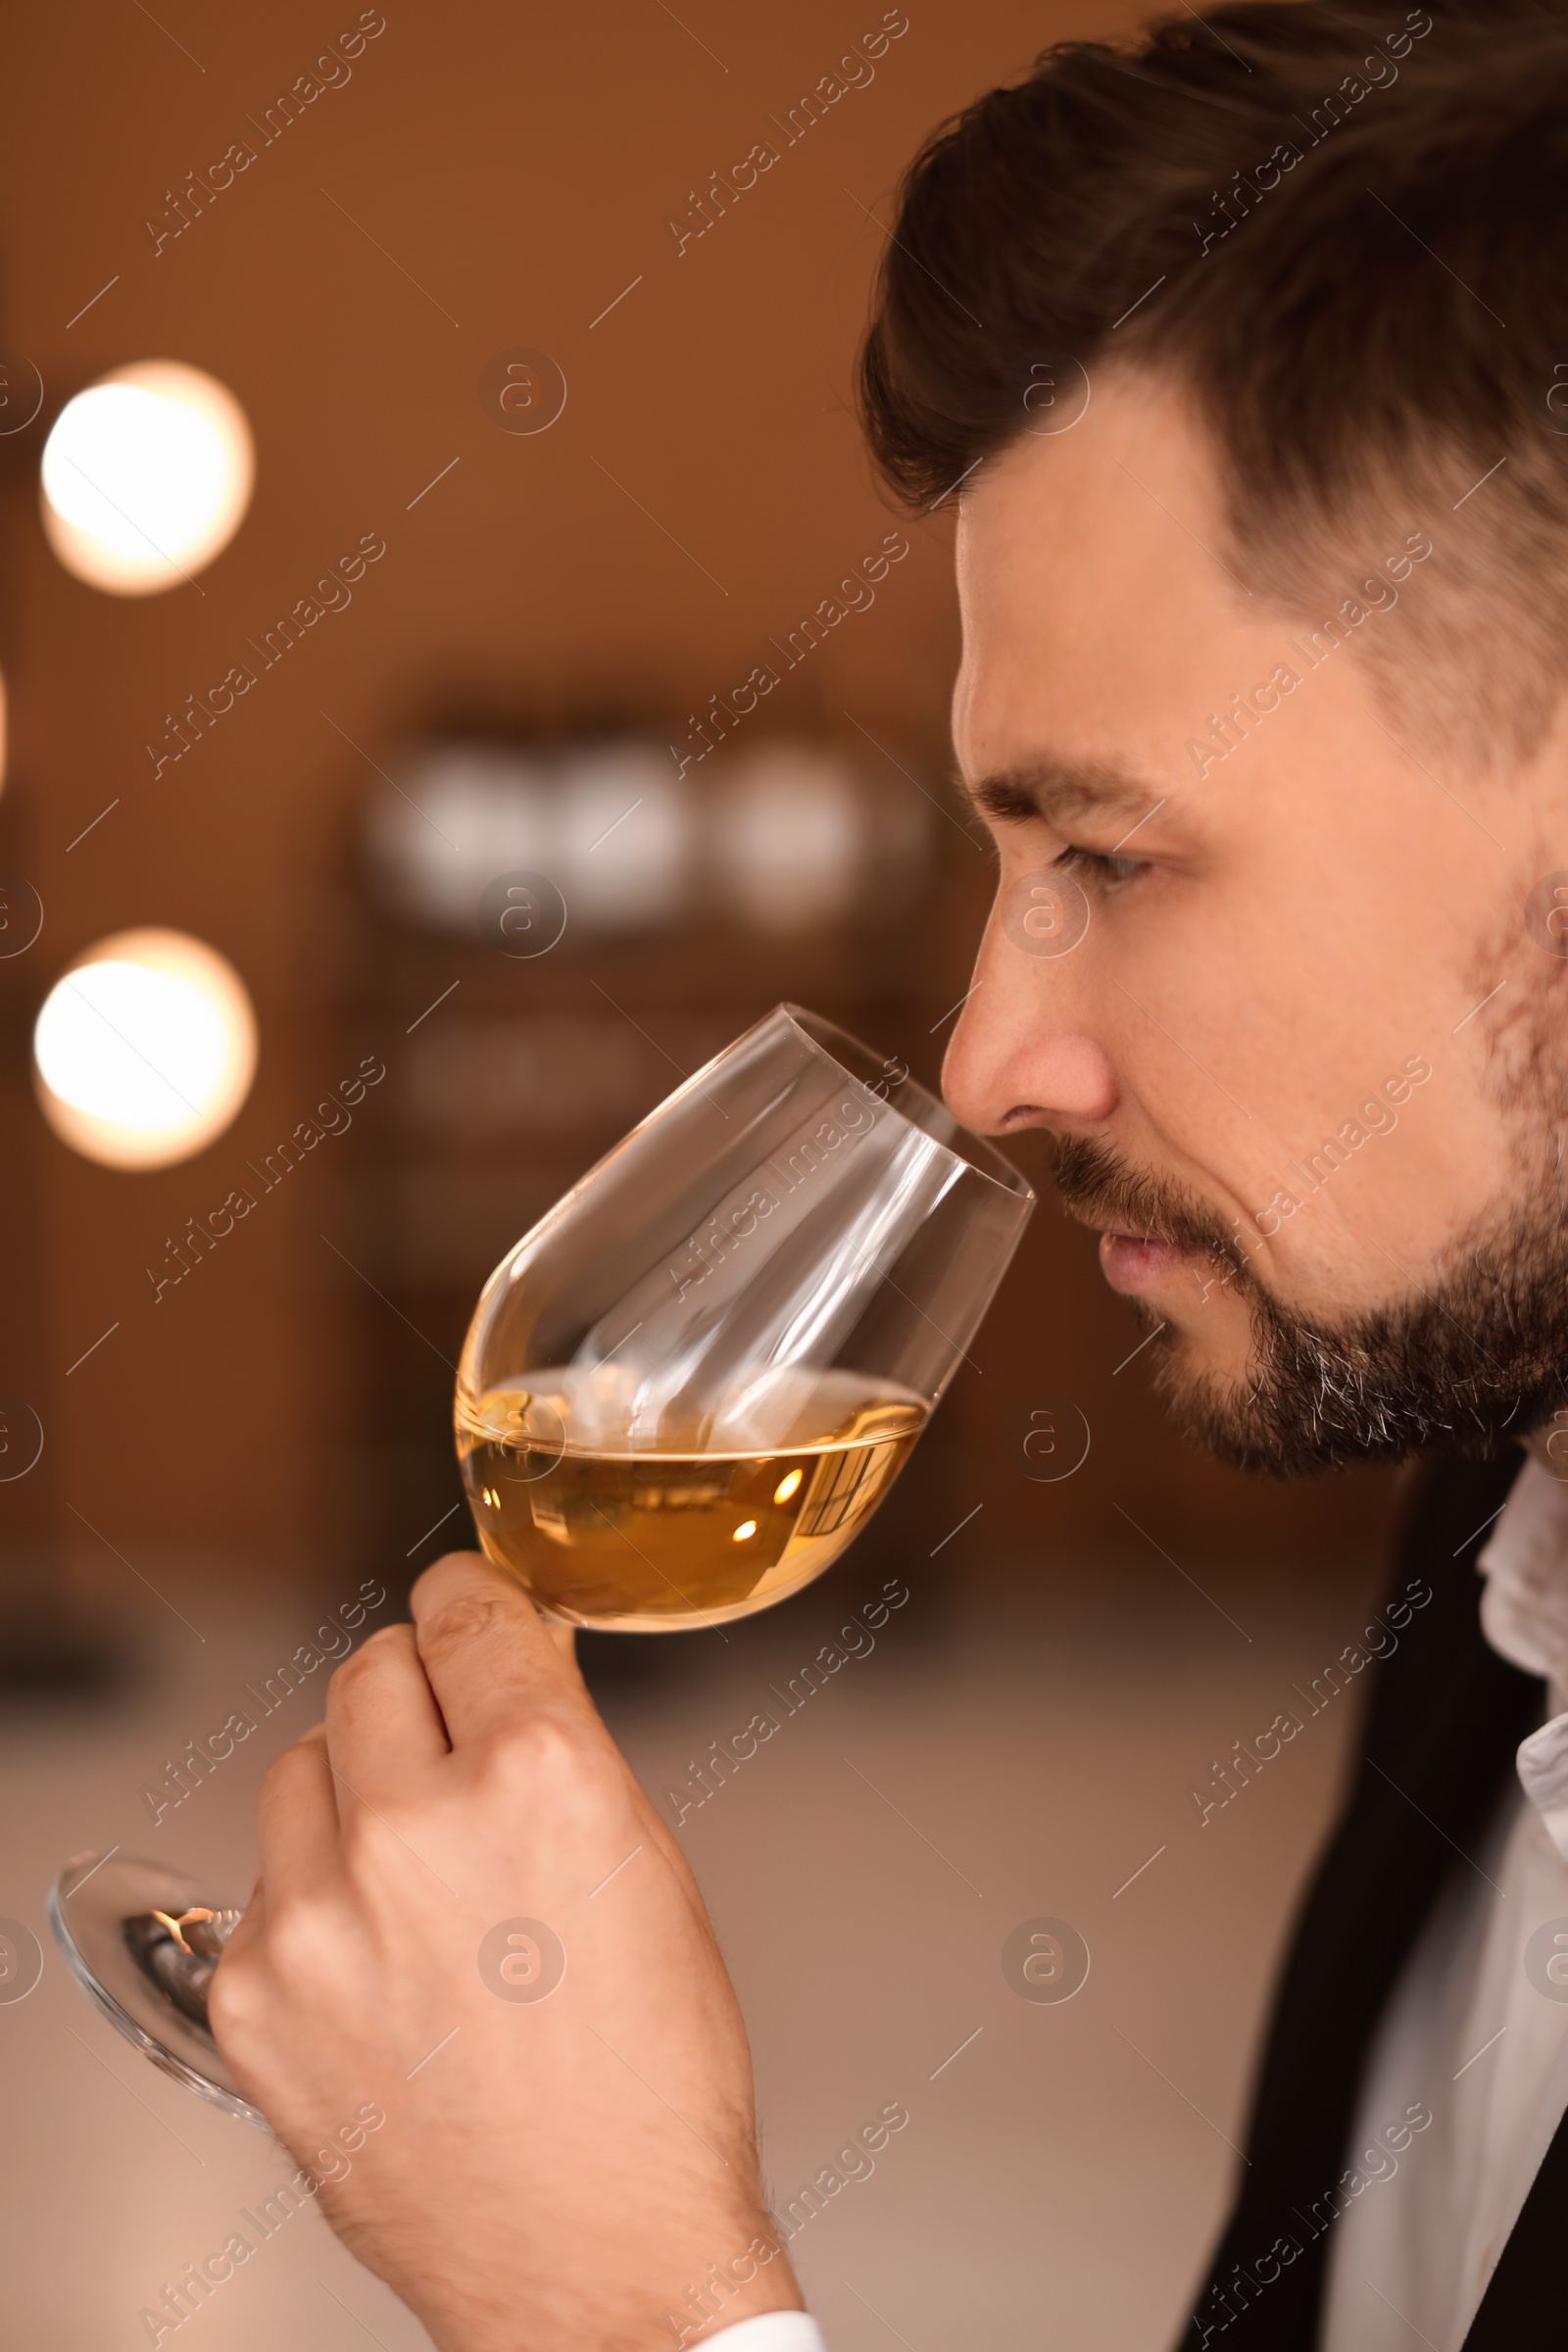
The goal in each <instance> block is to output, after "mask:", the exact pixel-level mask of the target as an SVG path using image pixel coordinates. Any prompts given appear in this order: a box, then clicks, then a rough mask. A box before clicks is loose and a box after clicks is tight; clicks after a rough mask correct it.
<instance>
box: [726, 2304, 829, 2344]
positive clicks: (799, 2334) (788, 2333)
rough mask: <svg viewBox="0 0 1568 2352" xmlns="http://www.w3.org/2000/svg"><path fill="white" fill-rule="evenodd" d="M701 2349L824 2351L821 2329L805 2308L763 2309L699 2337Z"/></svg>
mask: <svg viewBox="0 0 1568 2352" xmlns="http://www.w3.org/2000/svg"><path fill="white" fill-rule="evenodd" d="M701 2342H702V2346H703V2352H827V2346H826V2345H825V2344H824V2343H823V2341H822V2331H821V2329H820V2328H819V2327H818V2326H817V2324H816V2322H815V2321H814V2320H813V2319H812V2318H811V2316H810V2314H809V2312H806V2311H764V2312H763V2313H762V2315H761V2317H760V2319H756V2320H742V2321H740V2322H739V2323H738V2324H737V2325H736V2326H735V2327H721V2328H720V2329H719V2331H718V2333H717V2334H716V2335H709V2336H704V2337H703V2338H701Z"/></svg>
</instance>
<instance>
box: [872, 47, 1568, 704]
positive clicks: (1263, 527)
mask: <svg viewBox="0 0 1568 2352" xmlns="http://www.w3.org/2000/svg"><path fill="white" fill-rule="evenodd" d="M1063 355H1071V358H1072V359H1074V360H1076V361H1077V362H1078V363H1079V365H1080V366H1081V368H1084V369H1085V370H1087V371H1088V374H1089V377H1090V379H1091V381H1093V380H1094V379H1095V377H1096V374H1097V371H1098V370H1099V369H1101V368H1103V367H1105V366H1107V365H1117V364H1119V363H1121V362H1124V361H1125V362H1127V363H1133V364H1138V363H1142V364H1144V365H1151V366H1153V367H1156V368H1165V369H1168V370H1172V371H1174V372H1175V373H1177V374H1179V375H1180V376H1181V378H1182V379H1183V380H1184V381H1185V383H1186V384H1187V386H1189V387H1190V389H1191V390H1192V391H1193V392H1194V393H1195V394H1196V396H1197V399H1198V403H1199V406H1200V409H1201V413H1202V415H1203V416H1204V417H1205V418H1206V420H1207V421H1208V423H1209V425H1210V427H1211V429H1212V431H1213V434H1214V437H1215V439H1216V442H1217V444H1218V446H1219V448H1220V449H1221V450H1222V452H1223V456H1224V466H1225V478H1226V481H1227V485H1228V488H1229V492H1230V498H1231V507H1232V526H1233V533H1234V537H1235V541H1236V545H1237V547H1238V549H1239V550H1240V551H1241V554H1242V556H1243V558H1244V560H1246V561H1249V562H1250V564H1251V566H1252V571H1253V574H1254V576H1259V577H1264V578H1266V579H1267V582H1268V584H1269V585H1270V586H1271V587H1272V588H1273V589H1274V590H1275V591H1276V592H1277V593H1279V594H1280V596H1281V597H1282V600H1283V601H1286V602H1290V603H1298V602H1304V601H1305V600H1306V599H1307V598H1309V596H1310V595H1312V594H1313V593H1315V592H1316V591H1317V587H1318V585H1319V584H1320V583H1321V581H1322V580H1323V579H1324V578H1325V577H1327V576H1329V575H1330V574H1331V573H1332V570H1333V564H1334V561H1335V556H1334V551H1335V550H1336V549H1337V550H1338V551H1339V559H1338V560H1339V562H1340V564H1341V568H1342V570H1343V565H1344V562H1345V555H1346V550H1347V548H1348V546H1349V545H1351V544H1352V543H1353V534H1355V533H1356V532H1359V533H1360V535H1361V537H1362V538H1363V539H1364V538H1365V537H1366V536H1367V534H1368V533H1369V531H1370V530H1371V529H1372V527H1373V521H1374V518H1378V519H1379V520H1383V519H1386V520H1387V521H1389V522H1390V523H1392V522H1393V521H1394V520H1395V519H1396V518H1397V519H1398V520H1400V521H1401V522H1402V523H1403V524H1405V525H1408V524H1410V523H1415V524H1419V525H1420V526H1422V527H1424V528H1427V529H1429V530H1430V531H1431V533H1432V535H1433V537H1434V539H1435V540H1436V542H1437V544H1438V549H1439V554H1440V557H1441V559H1442V563H1441V564H1440V565H1435V566H1434V567H1433V578H1434V581H1435V582H1438V583H1439V593H1438V595H1437V597H1436V598H1435V599H1434V600H1429V608H1430V609H1429V610H1428V612H1427V613H1426V615H1425V618H1424V620H1422V621H1421V622H1420V623H1419V624H1418V626H1419V628H1420V629H1421V630H1424V632H1425V635H1426V637H1427V639H1428V640H1429V645H1428V650H1436V649H1437V646H1438V645H1439V644H1440V643H1443V642H1444V641H1445V640H1450V641H1451V638H1452V635H1453V632H1454V630H1455V629H1457V628H1459V627H1460V625H1461V624H1460V621H1459V617H1458V610H1457V607H1456V606H1455V604H1454V597H1455V595H1456V594H1457V595H1458V596H1459V597H1460V599H1461V600H1462V602H1463V605H1464V608H1465V614H1466V618H1465V621H1464V624H1463V625H1464V627H1465V629H1466V631H1467V632H1468V639H1467V641H1468V642H1469V643H1471V644H1472V645H1473V646H1476V647H1478V648H1479V647H1480V646H1481V644H1482V641H1483V640H1485V642H1486V651H1487V658H1488V662H1489V664H1493V665H1495V658H1496V657H1499V656H1501V655H1505V656H1506V657H1507V660H1506V663H1505V666H1506V667H1507V668H1508V671H1509V679H1508V681H1507V683H1506V689H1504V682H1503V681H1502V680H1501V678H1500V676H1499V677H1496V678H1494V680H1493V684H1494V687H1495V690H1496V691H1497V692H1499V693H1501V692H1504V691H1505V692H1506V695H1507V697H1509V698H1511V699H1510V700H1509V707H1508V718H1509V721H1510V727H1509V731H1510V733H1512V734H1514V735H1516V736H1519V735H1522V736H1524V737H1526V738H1528V737H1530V736H1531V735H1533V734H1537V733H1539V731H1540V727H1541V725H1542V724H1543V723H1544V714H1545V712H1546V711H1548V710H1549V709H1550V708H1551V707H1552V706H1553V705H1554V704H1555V701H1556V699H1557V695H1558V693H1559V692H1560V688H1561V684H1562V681H1563V674H1564V656H1563V647H1564V643H1565V636H1568V7H1565V6H1564V5H1563V0H1430V6H1429V7H1424V8H1413V9H1408V10H1407V9H1405V8H1403V7H1401V6H1400V5H1399V4H1398V0H1390V4H1389V5H1386V6H1374V5H1367V0H1246V4H1245V5H1239V6H1230V7H1219V8H1215V9H1213V10H1209V11H1206V12H1205V13H1204V17H1203V20H1202V22H1201V23H1200V22H1199V21H1198V19H1197V18H1196V17H1194V16H1193V15H1190V14H1187V15H1183V16H1182V17H1180V18H1179V19H1177V20H1174V21H1170V22H1162V23H1159V24H1156V25H1153V26H1152V28H1151V29H1150V30H1149V31H1148V32H1147V34H1146V35H1145V36H1144V38H1143V39H1142V40H1141V41H1140V42H1139V44H1138V45H1137V46H1129V47H1125V48H1116V47H1111V46H1109V45H1107V44H1105V43H1103V42H1083V41H1079V42H1068V43H1064V44H1062V45H1060V46H1058V47H1056V48H1054V49H1052V50H1050V51H1048V52H1047V53H1046V54H1045V55H1044V56H1043V57H1042V58H1041V59H1040V60H1039V62H1038V63H1037V65H1036V67H1035V70H1034V71H1033V73H1031V74H1030V76H1029V77H1028V79H1027V80H1024V81H1022V82H1019V83H1017V84H1016V85H1014V86H1012V87H1009V88H1005V89H999V90H993V91H991V92H990V93H989V94H988V95H987V96H985V97H983V98H981V99H979V100H978V101H977V102H976V103H975V104H974V105H973V106H971V107H969V108H968V109H967V110H966V112H965V113H963V114H962V115H961V116H959V117H957V118H956V120H955V121H954V122H952V123H949V124H947V125H945V126H944V127H943V128H942V129H940V130H939V131H938V132H937V133H935V134H934V135H933V137H932V138H931V139H930V140H929V141H928V142H927V144H926V146H925V147H924V149H923V150H922V151H921V153H920V154H919V155H918V156H917V157H916V159H915V161H914V163H913V164H912V165H911V167H910V169H909V171H908V172H907V175H906V178H905V182H904V185H903V188H902V191H901V195H900V199H899V206H898V217H897V219H896V221H895V222H894V229H893V236H892V238H891V239H890V241H889V243H888V245H887V248H886V252H885V256H884V259H883V263H882V269H881V276H880V280H879V284H878V289H877V296H876V303H875V310H874V315H873V319H872V323H871V327H870V330H869V333H868V335H867V337H866V341H865V345H864V348H863V351H862V354H861V360H860V395H861V405H862V411H863V415H864V417H865V420H866V425H867V430H868V433H869V437H870V441H871V446H872V450H873V452H874V455H875V457H876V459H877V461H878V463H879V465H880V466H881V468H882V470H883V472H884V474H885V475H886V477H887V478H888V480H889V481H890V482H891V483H892V484H893V485H894V486H895V488H896V489H897V490H898V491H899V492H900V493H901V495H902V496H904V497H905V498H906V499H907V500H908V501H909V502H910V503H912V504H917V505H929V504H932V503H934V502H936V501H938V500H939V499H940V498H941V496H942V495H943V494H944V493H945V492H946V491H947V490H949V489H950V488H951V487H952V486H953V485H954V484H955V483H956V482H957V481H958V480H959V478H960V477H963V476H965V475H966V473H967V472H968V471H969V470H971V469H972V468H973V467H974V466H976V464H977V462H979V461H982V460H984V459H986V458H988V457H991V456H993V455H995V454H997V453H999V452H1000V451H1002V450H1003V449H1005V447H1007V446H1008V445H1009V444H1010V443H1011V442H1012V441H1013V439H1014V438H1015V437H1016V436H1017V435H1018V434H1019V433H1020V432H1021V431H1022V430H1023V429H1024V428H1025V427H1026V426H1027V425H1029V424H1030V423H1031V422H1032V421H1033V422H1038V419H1037V418H1033V419H1032V418H1031V416H1030V413H1029V411H1028V410H1026V408H1025V406H1024V396H1025V394H1026V392H1027V391H1028V390H1029V387H1030V384H1031V381H1034V382H1036V383H1038V382H1039V380H1040V377H1039V373H1038V368H1037V364H1038V363H1042V362H1045V363H1049V364H1050V365H1051V366H1052V367H1054V368H1057V369H1058V371H1059V365H1060V362H1061V360H1062V357H1063ZM1559 369H1560V372H1559ZM1032 370H1036V372H1035V373H1034V375H1033V376H1032V374H1031V371H1032ZM1554 386H1555V387H1557V388H1556V389H1555V390H1554V389H1553V387H1554ZM1489 471H1490V472H1491V478H1490V479H1488V480H1485V481H1484V482H1483V479H1482V477H1486V476H1488V475H1489ZM1478 483H1481V484H1482V486H1481V487H1479V488H1475V487H1473V485H1476V484H1478ZM1440 573H1441V581H1439V575H1440ZM1445 597H1446V599H1447V603H1446V607H1445V604H1444V599H1445ZM1406 643H1407V644H1409V643H1411V640H1410V639H1406ZM1446 650H1447V651H1448V652H1449V653H1451V650H1452V647H1451V642H1450V643H1449V644H1448V645H1447V648H1446ZM1527 681H1528V683H1527ZM1471 682H1472V684H1474V682H1475V681H1474V677H1472V681H1471ZM1521 697H1522V698H1523V699H1522V700H1521Z"/></svg>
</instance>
